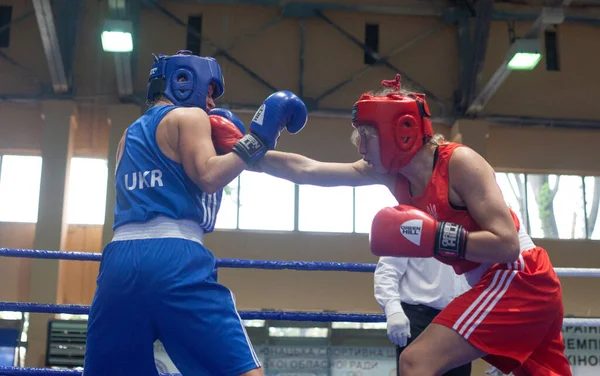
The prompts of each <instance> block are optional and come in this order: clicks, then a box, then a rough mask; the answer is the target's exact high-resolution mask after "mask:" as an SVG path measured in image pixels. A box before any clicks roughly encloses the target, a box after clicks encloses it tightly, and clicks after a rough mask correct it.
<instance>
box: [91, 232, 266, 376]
mask: <svg viewBox="0 0 600 376" xmlns="http://www.w3.org/2000/svg"><path fill="white" fill-rule="evenodd" d="M214 267H215V258H214V256H213V254H212V253H211V252H210V251H209V250H208V249H206V248H205V247H204V246H203V245H201V244H200V243H197V242H195V241H191V240H185V239H177V238H163V239H140V240H120V241H112V242H111V243H109V244H108V245H107V246H106V247H105V249H104V251H103V254H102V262H101V264H100V273H99V275H98V279H97V288H96V293H95V295H94V300H93V302H92V306H91V310H90V314H89V321H88V331H87V344H86V354H85V366H84V375H85V376H100V375H102V376H105V375H111V376H118V375H128V376H130V375H158V372H157V369H156V366H155V363H154V346H153V344H154V341H155V340H157V339H159V340H160V341H161V342H162V343H163V345H164V347H165V349H166V351H167V353H168V355H169V357H170V358H171V360H173V363H175V366H176V367H177V368H178V369H179V371H180V372H181V373H182V374H183V375H232V376H234V375H235V376H237V375H240V374H242V373H244V372H248V371H250V370H252V369H255V368H258V367H260V366H261V365H260V362H259V360H258V358H257V356H256V354H255V352H254V349H253V347H252V344H251V343H250V339H249V338H248V336H247V334H246V330H245V328H244V325H243V323H242V320H241V318H240V316H239V314H238V312H237V310H236V308H235V301H234V297H233V294H232V293H231V291H229V289H227V288H226V287H225V286H223V285H221V284H219V283H217V282H216V281H215V279H214V278H213V276H212V272H213V269H214Z"/></svg>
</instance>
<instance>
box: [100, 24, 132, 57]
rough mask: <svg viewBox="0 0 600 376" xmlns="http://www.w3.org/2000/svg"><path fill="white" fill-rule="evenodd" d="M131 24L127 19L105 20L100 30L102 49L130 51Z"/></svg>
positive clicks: (107, 50)
mask: <svg viewBox="0 0 600 376" xmlns="http://www.w3.org/2000/svg"><path fill="white" fill-rule="evenodd" d="M132 30H133V25H132V23H131V21H128V20H110V19H109V20H106V21H104V30H102V49H103V50H104V51H106V52H131V51H132V50H133V38H132V37H131V32H132Z"/></svg>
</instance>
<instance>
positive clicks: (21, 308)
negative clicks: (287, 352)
mask: <svg viewBox="0 0 600 376" xmlns="http://www.w3.org/2000/svg"><path fill="white" fill-rule="evenodd" d="M0 311H8V312H33V313H70V314H73V315H87V314H89V311H90V306H86V305H77V304H41V303H22V302H0ZM240 317H241V318H242V319H244V320H293V321H317V322H385V315H382V314H364V313H329V312H284V311H240Z"/></svg>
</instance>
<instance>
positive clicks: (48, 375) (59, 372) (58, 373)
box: [0, 367, 181, 376]
mask: <svg viewBox="0 0 600 376" xmlns="http://www.w3.org/2000/svg"><path fill="white" fill-rule="evenodd" d="M0 375H2V376H4V375H11V376H12V375H29V376H30V375H44V376H64V375H69V376H81V375H82V372H81V371H76V370H71V369H52V368H15V367H0ZM160 375H161V376H181V374H179V373H160Z"/></svg>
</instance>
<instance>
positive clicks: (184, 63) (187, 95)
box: [146, 50, 225, 111]
mask: <svg viewBox="0 0 600 376" xmlns="http://www.w3.org/2000/svg"><path fill="white" fill-rule="evenodd" d="M152 56H153V57H154V64H152V69H150V77H149V78H148V92H147V96H146V97H147V100H148V101H149V102H153V101H155V100H156V98H157V97H158V96H159V95H164V96H165V97H167V98H169V100H170V101H171V102H173V104H175V105H176V106H182V107H200V108H201V109H203V110H205V111H206V93H207V92H208V86H209V85H210V84H211V83H212V84H214V91H213V99H217V98H219V97H220V96H221V95H223V92H224V91H225V87H224V86H225V85H224V80H223V74H222V73H221V67H220V66H219V63H217V61H216V60H215V59H214V58H212V57H201V56H196V55H192V52H191V51H187V50H182V51H178V52H177V54H176V55H171V56H167V55H159V56H158V57H156V55H154V54H152ZM181 78H184V79H185V80H182V81H179V80H180V79H181Z"/></svg>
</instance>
